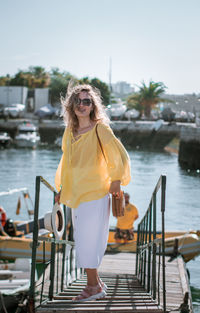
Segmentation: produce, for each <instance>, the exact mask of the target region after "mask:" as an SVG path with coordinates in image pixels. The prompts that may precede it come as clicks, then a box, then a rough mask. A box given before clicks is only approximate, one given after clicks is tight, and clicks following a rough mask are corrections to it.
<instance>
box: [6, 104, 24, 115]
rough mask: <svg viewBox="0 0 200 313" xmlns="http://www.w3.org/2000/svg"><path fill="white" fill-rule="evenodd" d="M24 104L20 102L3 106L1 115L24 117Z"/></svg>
mask: <svg viewBox="0 0 200 313" xmlns="http://www.w3.org/2000/svg"><path fill="white" fill-rule="evenodd" d="M24 113H25V105H24V104H21V103H13V104H11V105H10V106H8V107H5V108H4V111H3V115H4V117H12V118H17V117H24Z"/></svg>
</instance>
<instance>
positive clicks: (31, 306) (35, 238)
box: [28, 176, 40, 313]
mask: <svg viewBox="0 0 200 313" xmlns="http://www.w3.org/2000/svg"><path fill="white" fill-rule="evenodd" d="M39 200H40V176H36V185H35V207H34V232H33V244H32V265H31V282H30V289H29V301H28V302H29V304H28V307H29V312H31V313H32V312H34V311H35V270H36V256H37V245H38V213H39Z"/></svg>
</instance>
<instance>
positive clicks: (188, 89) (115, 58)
mask: <svg viewBox="0 0 200 313" xmlns="http://www.w3.org/2000/svg"><path fill="white" fill-rule="evenodd" d="M199 16H200V0H0V76H4V75H6V74H10V75H14V74H16V73H17V71H18V70H26V69H28V67H29V66H43V67H44V68H45V69H46V70H50V69H51V68H52V67H58V68H59V69H60V70H61V71H67V72H70V73H71V74H73V75H75V76H76V77H78V78H82V77H85V76H88V77H89V78H94V77H97V78H99V79H101V80H103V81H104V82H106V83H109V68H110V66H109V64H110V63H111V82H112V83H116V82H118V81H126V82H128V83H130V84H131V85H133V86H134V87H135V88H136V90H137V88H138V87H137V86H139V85H140V84H141V82H142V81H144V82H145V83H148V82H149V81H150V80H153V81H155V82H163V83H164V84H165V85H166V87H167V90H166V91H167V93H173V94H187V93H200V79H199V75H200V18H199ZM110 60H111V62H110Z"/></svg>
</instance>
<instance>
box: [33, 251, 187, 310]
mask: <svg viewBox="0 0 200 313" xmlns="http://www.w3.org/2000/svg"><path fill="white" fill-rule="evenodd" d="M168 261H169V258H166V292H167V311H168V312H171V311H173V313H174V312H180V307H181V305H182V306H183V302H184V296H185V294H188V295H189V305H190V300H191V297H190V290H189V285H188V281H187V273H186V270H185V266H184V262H183V260H182V258H178V259H175V260H174V261H172V262H168ZM99 271H100V274H101V275H100V276H101V278H102V280H103V281H104V282H105V283H106V284H107V286H108V291H107V296H106V298H104V299H102V300H96V301H88V302H85V303H84V302H79V303H73V302H72V301H71V300H72V297H74V296H76V295H78V294H79V293H80V291H81V290H82V289H83V287H84V286H85V284H86V277H85V276H84V277H83V278H82V279H80V280H78V281H76V282H74V283H73V284H72V285H71V286H69V287H68V288H67V289H65V290H64V291H63V292H61V293H60V294H58V295H57V296H55V297H54V299H53V300H52V301H47V302H46V303H45V304H43V305H42V306H41V307H39V308H37V310H36V312H37V313H44V312H46V313H55V312H62V313H64V312H66V313H67V312H74V313H79V312H101V311H104V312H118V313H119V312H121V313H122V312H124V313H125V312H135V313H137V312H138V313H146V312H151V313H154V312H155V313H161V312H163V311H162V309H161V307H160V306H159V305H158V304H157V303H156V302H155V301H153V300H152V299H151V296H150V295H149V294H148V293H146V291H145V290H144V289H143V288H142V287H141V285H140V283H139V282H138V280H137V278H136V276H135V275H133V273H134V271H135V254H131V253H118V254H112V255H111V254H110V255H109V254H107V255H105V256H104V259H103V262H102V265H101V267H100V269H99ZM161 304H162V299H161ZM186 308H187V307H186ZM188 312H189V311H188ZM190 312H192V309H191V307H190Z"/></svg>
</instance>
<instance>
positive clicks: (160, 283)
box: [136, 175, 166, 312]
mask: <svg viewBox="0 0 200 313" xmlns="http://www.w3.org/2000/svg"><path fill="white" fill-rule="evenodd" d="M158 192H160V194H161V198H160V211H161V233H160V235H159V237H160V238H158V235H157V233H158V232H157V224H158V223H157V215H158V212H157V206H158V200H159V199H158ZM165 194H166V176H164V175H161V176H160V178H159V180H158V182H157V184H156V187H155V189H154V191H153V194H152V197H151V200H150V203H149V207H148V209H147V211H146V213H145V215H144V217H143V218H142V220H141V222H140V224H139V225H138V231H137V254H136V275H137V277H138V279H139V281H140V283H141V285H142V286H143V287H144V288H145V289H146V290H147V292H149V293H150V294H151V295H152V298H153V299H154V300H156V301H157V302H158V304H159V305H160V304H161V305H162V307H163V311H164V312H166V286H165V285H166V284H165V245H164V243H165V218H164V217H165Z"/></svg>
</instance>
